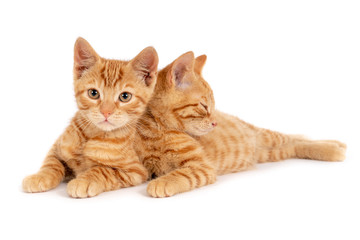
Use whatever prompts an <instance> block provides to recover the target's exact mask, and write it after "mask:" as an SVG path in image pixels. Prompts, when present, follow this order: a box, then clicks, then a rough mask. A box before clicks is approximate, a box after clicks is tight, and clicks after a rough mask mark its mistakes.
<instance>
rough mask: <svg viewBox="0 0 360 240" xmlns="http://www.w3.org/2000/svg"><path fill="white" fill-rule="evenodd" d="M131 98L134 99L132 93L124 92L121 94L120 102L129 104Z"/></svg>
mask: <svg viewBox="0 0 360 240" xmlns="http://www.w3.org/2000/svg"><path fill="white" fill-rule="evenodd" d="M131 97H132V94H131V93H128V92H123V93H121V94H120V96H119V100H120V101H122V102H128V101H130V99H131Z"/></svg>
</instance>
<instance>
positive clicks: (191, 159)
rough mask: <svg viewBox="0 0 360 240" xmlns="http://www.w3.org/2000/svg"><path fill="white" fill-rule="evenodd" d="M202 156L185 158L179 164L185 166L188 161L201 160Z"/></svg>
mask: <svg viewBox="0 0 360 240" xmlns="http://www.w3.org/2000/svg"><path fill="white" fill-rule="evenodd" d="M201 159H202V158H201V157H192V158H187V159H184V160H182V161H181V162H180V163H179V166H180V167H183V166H184V165H185V164H186V163H188V162H191V161H200V160H201Z"/></svg>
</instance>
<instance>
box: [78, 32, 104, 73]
mask: <svg viewBox="0 0 360 240" xmlns="http://www.w3.org/2000/svg"><path fill="white" fill-rule="evenodd" d="M97 58H98V57H97V54H96V53H95V51H94V50H93V49H92V48H91V46H90V44H89V43H88V42H86V40H85V39H78V40H77V41H76V43H75V48H74V69H75V74H76V76H77V77H81V75H82V74H83V72H84V71H85V70H87V69H89V68H90V67H92V66H93V65H94V64H95V63H96V61H97Z"/></svg>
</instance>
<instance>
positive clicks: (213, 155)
mask: <svg viewBox="0 0 360 240" xmlns="http://www.w3.org/2000/svg"><path fill="white" fill-rule="evenodd" d="M205 62H206V56H205V55H202V56H199V57H197V58H196V59H194V55H193V53H192V52H188V53H185V54H183V55H182V56H180V57H179V58H178V59H176V60H175V61H174V62H173V63H171V64H170V65H169V66H167V67H165V68H164V69H163V70H161V71H160V72H159V74H158V81H157V84H156V87H155V91H154V95H153V98H152V99H151V100H150V102H149V104H148V110H147V111H146V113H145V114H144V115H143V117H142V118H141V119H140V121H139V123H138V131H137V135H136V142H137V143H138V144H136V147H135V149H136V151H137V153H138V155H139V157H140V161H141V162H142V163H143V164H144V166H145V167H146V168H147V169H148V171H149V175H150V176H152V177H153V178H156V177H157V178H156V179H154V180H152V181H151V182H150V183H149V185H148V188H147V191H148V193H149V194H150V195H151V196H153V197H168V196H172V195H174V194H177V193H180V192H185V191H189V190H191V189H194V188H196V187H201V186H204V185H207V184H210V183H213V182H214V181H215V179H216V175H220V174H226V173H231V172H238V171H242V170H247V169H250V168H253V167H254V165H255V164H256V163H263V162H271V161H279V160H283V159H288V158H308V159H318V160H324V161H341V160H344V158H345V149H346V145H345V144H343V143H341V142H338V141H332V140H325V141H311V140H307V139H305V138H302V137H299V136H291V135H285V134H281V133H277V132H274V131H270V130H266V129H262V128H257V127H255V126H253V125H251V124H248V123H246V122H244V121H242V120H240V119H238V118H236V117H234V116H231V115H228V114H225V113H221V112H219V111H216V110H215V109H214V108H215V102H214V98H213V93H212V90H211V88H210V86H209V85H208V84H207V82H206V81H205V80H204V79H203V77H202V75H201V71H202V68H203V66H204V64H205Z"/></svg>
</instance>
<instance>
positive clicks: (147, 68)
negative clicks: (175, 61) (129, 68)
mask: <svg viewBox="0 0 360 240" xmlns="http://www.w3.org/2000/svg"><path fill="white" fill-rule="evenodd" d="M132 62H133V63H132V65H133V67H134V69H135V70H136V71H137V72H138V73H139V75H140V76H141V77H142V78H143V80H144V82H145V84H146V85H147V86H149V85H150V84H151V83H152V82H153V81H154V79H155V76H156V71H157V66H158V63H159V58H158V56H157V53H156V51H155V49H154V48H152V47H147V48H145V49H144V50H142V51H141V52H140V53H139V54H138V55H137V56H136V57H135V58H134V59H133V61H132Z"/></svg>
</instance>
